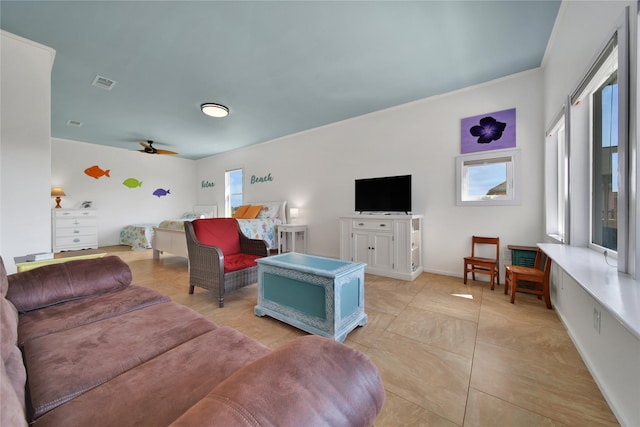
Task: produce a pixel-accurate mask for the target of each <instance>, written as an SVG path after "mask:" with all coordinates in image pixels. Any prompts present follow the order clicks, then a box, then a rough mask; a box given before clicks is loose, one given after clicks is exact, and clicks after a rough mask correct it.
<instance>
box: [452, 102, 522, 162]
mask: <svg viewBox="0 0 640 427" xmlns="http://www.w3.org/2000/svg"><path fill="white" fill-rule="evenodd" d="M461 128H462V134H461V138H460V152H461V153H462V154H466V153H475V152H478V151H489V150H502V149H505V148H513V147H515V146H516V109H515V108H511V109H509V110H503V111H496V112H495V113H489V114H481V115H479V116H473V117H467V118H466V119H462V124H461Z"/></svg>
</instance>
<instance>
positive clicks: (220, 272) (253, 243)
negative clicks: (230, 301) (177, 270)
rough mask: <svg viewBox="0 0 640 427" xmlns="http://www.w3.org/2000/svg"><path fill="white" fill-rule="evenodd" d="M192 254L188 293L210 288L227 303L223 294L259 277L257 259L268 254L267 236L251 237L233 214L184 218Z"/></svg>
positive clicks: (222, 303) (219, 299) (188, 247)
mask: <svg viewBox="0 0 640 427" xmlns="http://www.w3.org/2000/svg"><path fill="white" fill-rule="evenodd" d="M184 231H185V235H186V238H187V253H188V255H189V293H190V294H192V293H193V291H194V287H195V286H198V287H200V288H204V289H209V290H212V291H214V292H215V293H216V294H217V296H218V301H219V304H220V307H221V308H222V307H224V294H225V292H229V291H232V290H235V289H239V288H241V287H243V286H247V285H251V284H253V283H256V282H257V281H258V264H257V263H256V259H258V258H261V257H265V256H267V255H268V254H269V253H268V249H267V243H266V242H265V241H264V240H259V239H250V238H248V237H247V236H245V235H244V234H242V232H241V231H240V227H239V226H238V221H236V220H235V219H234V218H207V219H196V220H193V221H185V222H184Z"/></svg>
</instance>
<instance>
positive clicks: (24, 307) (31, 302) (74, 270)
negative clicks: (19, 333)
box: [7, 256, 131, 313]
mask: <svg viewBox="0 0 640 427" xmlns="http://www.w3.org/2000/svg"><path fill="white" fill-rule="evenodd" d="M130 283H131V270H130V269H129V266H128V265H127V264H126V263H125V262H124V261H122V260H121V259H120V258H119V257H117V256H107V257H103V258H95V259H83V260H77V261H69V262H66V263H64V264H53V265H46V266H44V267H40V268H36V269H34V270H29V271H25V272H23V273H17V274H12V275H11V276H9V291H8V292H7V298H8V299H9V300H10V301H11V302H12V303H13V304H14V305H15V306H16V308H17V309H18V311H19V312H20V313H25V312H28V311H31V310H37V309H39V308H42V307H48V306H50V305H54V304H58V303H61V302H65V301H72V300H75V299H79V298H83V297H87V296H89V295H95V294H99V293H103V292H108V291H112V290H115V289H118V288H123V287H125V286H128V285H129V284H130ZM43 284H46V285H43Z"/></svg>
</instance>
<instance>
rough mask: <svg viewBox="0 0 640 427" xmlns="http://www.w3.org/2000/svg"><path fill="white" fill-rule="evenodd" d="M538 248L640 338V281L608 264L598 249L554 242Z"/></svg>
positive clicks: (540, 244)
mask: <svg viewBox="0 0 640 427" xmlns="http://www.w3.org/2000/svg"><path fill="white" fill-rule="evenodd" d="M538 246H539V247H540V248H541V249H542V250H543V251H544V252H545V253H546V254H547V255H548V256H550V257H551V259H552V260H553V261H554V262H555V263H556V264H558V266H559V267H560V268H562V269H563V270H564V271H565V272H566V273H567V274H568V275H569V276H571V277H572V278H573V279H574V280H575V281H576V282H578V284H580V286H582V287H583V289H584V290H585V291H586V292H587V293H588V294H589V295H591V296H592V297H593V298H594V299H595V300H596V301H598V302H599V303H600V304H602V306H603V307H604V308H606V309H607V310H608V311H609V313H610V314H611V315H612V316H613V317H614V318H616V319H617V320H618V321H619V322H620V323H621V324H622V325H623V326H624V327H625V328H627V329H628V330H629V332H630V333H631V334H633V335H634V336H635V337H636V338H638V339H640V281H638V280H634V279H633V278H632V277H631V276H629V275H628V274H624V273H621V272H619V271H618V270H617V267H615V266H613V265H609V264H607V262H606V261H605V258H604V255H603V254H601V253H598V252H596V251H594V250H591V249H588V248H581V247H576V246H568V245H559V244H553V243H539V244H538ZM610 262H611V261H610Z"/></svg>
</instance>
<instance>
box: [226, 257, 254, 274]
mask: <svg viewBox="0 0 640 427" xmlns="http://www.w3.org/2000/svg"><path fill="white" fill-rule="evenodd" d="M258 258H261V257H260V256H259V255H251V254H235V255H226V256H225V257H224V272H225V274H226V273H231V272H232V271H238V270H242V269H243V268H249V267H255V266H257V265H258V263H257V262H256V260H257V259H258Z"/></svg>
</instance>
